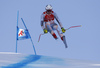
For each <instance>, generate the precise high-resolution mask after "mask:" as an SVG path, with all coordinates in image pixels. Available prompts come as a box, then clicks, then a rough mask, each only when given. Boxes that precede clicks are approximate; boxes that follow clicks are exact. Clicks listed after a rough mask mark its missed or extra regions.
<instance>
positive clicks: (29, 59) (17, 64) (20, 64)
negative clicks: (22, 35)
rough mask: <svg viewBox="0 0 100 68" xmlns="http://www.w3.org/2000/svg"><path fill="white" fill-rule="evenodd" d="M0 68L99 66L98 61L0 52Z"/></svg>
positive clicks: (88, 67) (76, 67) (97, 67)
mask: <svg viewBox="0 0 100 68" xmlns="http://www.w3.org/2000/svg"><path fill="white" fill-rule="evenodd" d="M0 68H100V62H98V61H87V60H74V59H62V58H56V57H50V56H41V55H25V54H20V53H10V52H0Z"/></svg>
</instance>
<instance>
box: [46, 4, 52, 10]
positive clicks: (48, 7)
mask: <svg viewBox="0 0 100 68" xmlns="http://www.w3.org/2000/svg"><path fill="white" fill-rule="evenodd" d="M45 9H46V10H52V9H53V8H52V6H51V5H47V6H46V7H45Z"/></svg>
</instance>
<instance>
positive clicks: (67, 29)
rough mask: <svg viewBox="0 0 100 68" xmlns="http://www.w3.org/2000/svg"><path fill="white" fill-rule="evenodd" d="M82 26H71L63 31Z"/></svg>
mask: <svg viewBox="0 0 100 68" xmlns="http://www.w3.org/2000/svg"><path fill="white" fill-rule="evenodd" d="M81 26H82V25H77V26H71V27H69V28H67V29H65V30H69V29H71V28H75V27H81Z"/></svg>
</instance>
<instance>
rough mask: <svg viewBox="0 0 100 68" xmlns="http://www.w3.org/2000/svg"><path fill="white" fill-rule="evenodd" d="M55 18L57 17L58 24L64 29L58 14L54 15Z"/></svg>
mask: <svg viewBox="0 0 100 68" xmlns="http://www.w3.org/2000/svg"><path fill="white" fill-rule="evenodd" d="M54 17H55V19H56V21H57V22H58V24H59V25H60V27H61V28H62V27H63V26H62V24H61V22H60V20H59V18H58V16H57V14H56V13H54Z"/></svg>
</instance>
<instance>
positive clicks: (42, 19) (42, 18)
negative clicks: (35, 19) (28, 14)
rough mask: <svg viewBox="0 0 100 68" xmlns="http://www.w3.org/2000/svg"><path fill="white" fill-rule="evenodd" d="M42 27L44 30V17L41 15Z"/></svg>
mask: <svg viewBox="0 0 100 68" xmlns="http://www.w3.org/2000/svg"><path fill="white" fill-rule="evenodd" d="M41 27H42V29H44V15H43V14H42V15H41Z"/></svg>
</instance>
